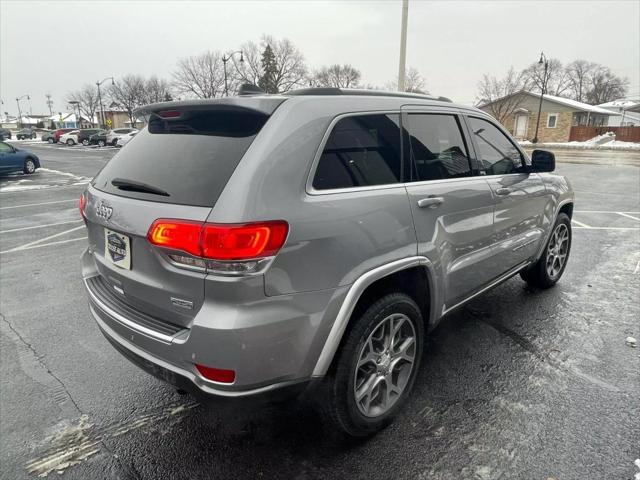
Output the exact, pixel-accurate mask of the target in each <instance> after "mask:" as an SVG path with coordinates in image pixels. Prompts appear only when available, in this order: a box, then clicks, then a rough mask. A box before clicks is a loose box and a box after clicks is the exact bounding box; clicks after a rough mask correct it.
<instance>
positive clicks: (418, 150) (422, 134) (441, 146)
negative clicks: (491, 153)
mask: <svg viewBox="0 0 640 480" xmlns="http://www.w3.org/2000/svg"><path fill="white" fill-rule="evenodd" d="M405 118H407V123H408V126H407V128H408V131H409V138H410V141H409V145H410V152H411V159H412V168H413V172H412V176H411V178H412V179H413V181H424V180H439V179H447V178H459V177H469V176H471V175H472V171H471V164H470V163H469V155H468V151H467V146H466V145H465V142H464V140H463V136H462V131H461V128H460V124H459V122H458V118H457V117H456V116H455V115H446V114H431V113H409V114H407V116H406V117H405Z"/></svg>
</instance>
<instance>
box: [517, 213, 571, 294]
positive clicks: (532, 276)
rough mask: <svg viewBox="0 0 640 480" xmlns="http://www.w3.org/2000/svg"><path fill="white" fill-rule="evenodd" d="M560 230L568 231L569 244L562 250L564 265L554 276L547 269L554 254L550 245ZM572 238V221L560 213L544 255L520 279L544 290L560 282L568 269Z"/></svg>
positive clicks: (524, 271) (521, 273)
mask: <svg viewBox="0 0 640 480" xmlns="http://www.w3.org/2000/svg"><path fill="white" fill-rule="evenodd" d="M558 229H560V230H563V229H566V232H567V243H566V249H563V250H562V251H563V254H564V255H565V256H564V260H563V263H562V265H561V267H560V268H559V269H558V271H557V273H555V274H552V273H551V272H549V268H547V263H548V262H549V260H550V255H553V253H552V252H550V245H551V244H552V242H553V241H554V235H555V233H556V231H558ZM571 237H572V234H571V219H570V218H569V216H568V215H567V214H566V213H560V214H559V215H558V217H557V218H556V221H555V223H554V224H553V228H552V230H551V235H549V240H548V241H547V244H546V245H545V247H544V251H543V252H542V255H541V256H540V258H539V259H538V261H537V262H536V263H534V264H533V265H532V266H531V267H529V268H528V269H526V270H523V271H522V272H520V277H521V278H522V279H523V280H524V281H525V282H527V283H528V284H529V285H531V286H532V287H536V288H542V289H546V288H551V287H553V286H554V285H555V284H556V283H557V282H558V280H560V277H562V274H563V273H564V270H565V268H566V267H567V263H568V261H569V254H570V253H571ZM552 262H555V260H552Z"/></svg>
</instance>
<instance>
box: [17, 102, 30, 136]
mask: <svg viewBox="0 0 640 480" xmlns="http://www.w3.org/2000/svg"><path fill="white" fill-rule="evenodd" d="M25 97H26V98H27V99H28V100H31V97H29V95H22V96H21V97H19V98H16V104H17V105H18V122H17V125H18V128H20V127H21V124H22V110H20V100H22V99H23V98H25Z"/></svg>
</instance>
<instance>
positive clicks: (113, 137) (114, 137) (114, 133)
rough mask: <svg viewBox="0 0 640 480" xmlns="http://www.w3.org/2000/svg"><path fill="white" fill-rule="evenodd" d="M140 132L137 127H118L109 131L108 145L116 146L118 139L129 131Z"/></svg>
mask: <svg viewBox="0 0 640 480" xmlns="http://www.w3.org/2000/svg"><path fill="white" fill-rule="evenodd" d="M134 132H135V133H138V129H137V128H116V129H114V130H109V131H108V132H107V145H113V146H116V145H117V143H118V139H119V138H120V137H123V136H125V135H127V134H129V133H134Z"/></svg>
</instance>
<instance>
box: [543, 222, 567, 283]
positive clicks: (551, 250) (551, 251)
mask: <svg viewBox="0 0 640 480" xmlns="http://www.w3.org/2000/svg"><path fill="white" fill-rule="evenodd" d="M568 253H569V229H568V228H567V226H566V225H565V224H564V223H561V224H559V225H558V226H556V228H555V229H554V230H553V233H552V234H551V239H550V240H549V246H548V247H547V264H546V267H547V274H548V275H549V277H550V278H551V279H552V280H555V279H556V278H557V277H558V276H559V275H560V272H561V271H562V268H563V267H564V264H565V262H566V261H567V254H568Z"/></svg>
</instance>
